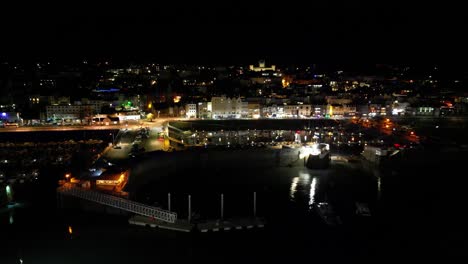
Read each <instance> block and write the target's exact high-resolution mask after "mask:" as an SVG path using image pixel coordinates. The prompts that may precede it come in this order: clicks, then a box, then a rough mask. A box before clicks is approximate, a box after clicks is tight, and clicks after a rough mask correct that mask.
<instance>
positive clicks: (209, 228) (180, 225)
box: [128, 215, 265, 233]
mask: <svg viewBox="0 0 468 264" xmlns="http://www.w3.org/2000/svg"><path fill="white" fill-rule="evenodd" d="M128 222H129V224H131V225H138V226H145V227H152V228H161V229H167V230H173V231H179V232H192V231H195V230H197V231H200V232H202V233H207V232H218V231H230V230H246V229H253V228H263V227H264V226H265V220H264V219H262V218H238V219H230V220H225V221H221V220H212V221H207V222H205V223H199V224H191V223H189V222H188V221H187V220H177V221H176V222H175V223H167V222H163V221H160V220H156V219H152V218H149V217H145V216H141V215H135V216H133V217H131V218H130V219H129V220H128Z"/></svg>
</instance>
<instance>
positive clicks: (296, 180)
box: [289, 177, 299, 201]
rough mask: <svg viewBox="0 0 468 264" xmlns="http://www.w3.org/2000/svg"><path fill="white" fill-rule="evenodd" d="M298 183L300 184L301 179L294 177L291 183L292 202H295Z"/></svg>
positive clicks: (290, 195)
mask: <svg viewBox="0 0 468 264" xmlns="http://www.w3.org/2000/svg"><path fill="white" fill-rule="evenodd" d="M298 182H299V177H294V178H293V180H292V183H291V188H290V189H289V198H290V199H291V201H293V200H294V196H295V194H296V189H297V183H298Z"/></svg>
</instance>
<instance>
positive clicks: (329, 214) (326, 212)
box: [315, 203, 341, 226]
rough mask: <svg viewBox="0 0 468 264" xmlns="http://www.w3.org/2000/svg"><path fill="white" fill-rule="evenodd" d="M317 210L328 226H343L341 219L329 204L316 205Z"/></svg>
mask: <svg viewBox="0 0 468 264" xmlns="http://www.w3.org/2000/svg"><path fill="white" fill-rule="evenodd" d="M315 209H316V211H317V213H318V215H319V216H320V217H321V218H322V220H323V221H324V222H325V223H326V224H327V225H330V226H336V225H340V224H341V219H340V217H339V216H338V215H336V213H335V211H334V210H333V207H332V206H331V205H330V204H329V203H318V204H315Z"/></svg>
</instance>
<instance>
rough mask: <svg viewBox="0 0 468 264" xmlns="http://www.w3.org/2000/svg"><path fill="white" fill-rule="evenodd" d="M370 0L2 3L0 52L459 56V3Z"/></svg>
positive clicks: (189, 57)
mask: <svg viewBox="0 0 468 264" xmlns="http://www.w3.org/2000/svg"><path fill="white" fill-rule="evenodd" d="M378 2H379V3H369V2H364V1H347V2H343V3H336V1H335V3H329V1H307V3H301V2H295V1H280V2H273V1H270V2H263V3H258V2H255V3H253V2H246V1H243V2H242V1H223V3H222V4H221V3H217V4H216V2H214V3H202V2H200V1H196V2H195V1H191V2H188V1H186V2H180V1H171V2H164V3H159V1H152V2H147V3H137V2H134V1H132V2H131V3H130V2H129V3H125V4H119V3H117V2H114V3H112V2H107V3H102V2H99V4H97V3H89V2H78V1H75V2H72V3H69V2H67V3H66V4H65V3H54V4H52V3H50V4H45V3H42V2H41V3H40V4H33V3H28V4H26V3H15V4H14V6H13V5H11V4H4V3H2V4H1V5H2V6H3V7H2V8H1V10H3V12H2V16H1V18H0V29H1V33H0V34H2V38H1V39H2V43H1V46H2V48H1V51H0V52H1V53H0V55H1V56H5V57H9V58H33V57H39V58H41V57H54V58H60V59H68V58H75V57H78V58H81V57H112V58H119V59H127V58H132V59H133V58H140V59H155V60H161V61H168V62H176V63H178V62H183V63H186V62H187V63H188V62H200V63H204V62H216V63H229V62H245V61H251V60H257V59H258V58H260V57H261V58H270V59H272V60H275V61H285V62H288V63H289V62H309V61H311V60H312V61H314V62H321V63H327V62H352V63H356V62H369V61H371V62H425V61H428V62H429V61H457V62H460V63H461V62H463V60H464V58H466V51H465V48H464V47H465V46H466V44H467V43H466V40H465V37H464V29H465V28H466V25H467V21H466V20H467V19H466V16H464V14H463V10H464V9H463V8H461V7H460V6H459V5H460V4H450V5H449V4H448V3H444V4H441V3H438V4H432V3H428V2H424V3H412V4H408V3H405V2H403V1H401V2H400V1H378ZM25 7H27V8H25Z"/></svg>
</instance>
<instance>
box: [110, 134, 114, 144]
mask: <svg viewBox="0 0 468 264" xmlns="http://www.w3.org/2000/svg"><path fill="white" fill-rule="evenodd" d="M111 135H112V145H114V141H115V139H114V133H109V136H111Z"/></svg>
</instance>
